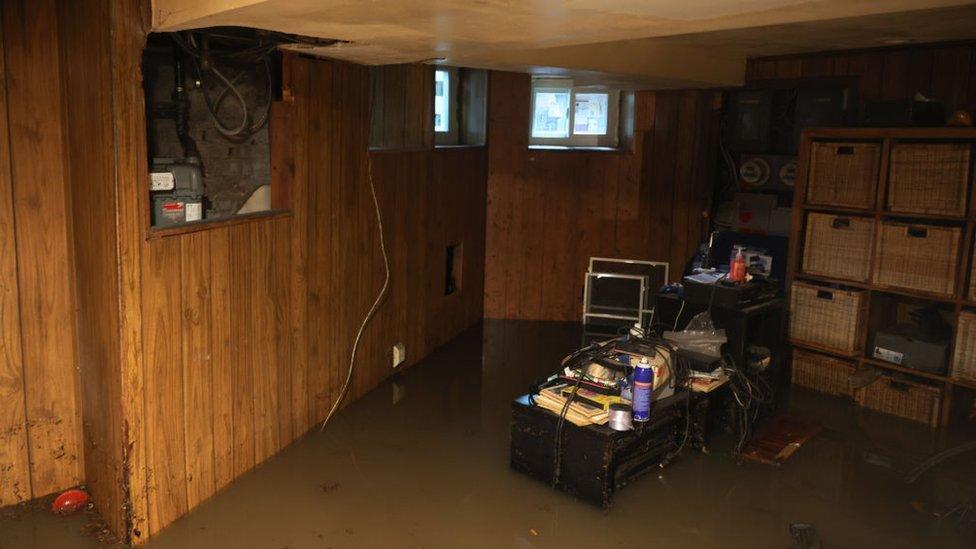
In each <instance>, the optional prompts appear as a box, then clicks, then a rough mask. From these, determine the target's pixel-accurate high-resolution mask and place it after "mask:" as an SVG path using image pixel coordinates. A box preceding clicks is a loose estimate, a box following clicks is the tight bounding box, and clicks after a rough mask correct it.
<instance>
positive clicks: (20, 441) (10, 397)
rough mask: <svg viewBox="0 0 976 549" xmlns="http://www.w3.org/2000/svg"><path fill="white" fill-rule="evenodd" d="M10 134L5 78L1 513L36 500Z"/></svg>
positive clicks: (0, 55) (0, 195)
mask: <svg viewBox="0 0 976 549" xmlns="http://www.w3.org/2000/svg"><path fill="white" fill-rule="evenodd" d="M0 29H3V14H2V13H0ZM0 35H2V30H0ZM3 49H4V48H3V40H2V39H0V75H6V73H7V71H6V66H5V60H4V57H5V56H4V51H3ZM7 132H8V129H7V85H6V78H0V464H3V465H0V507H2V506H6V505H11V504H14V503H20V502H22V501H26V500H28V499H30V498H31V496H32V494H33V491H32V490H31V481H30V462H29V459H28V454H27V416H26V412H25V409H24V363H23V355H22V354H21V346H20V345H21V334H20V299H19V291H18V285H17V242H16V237H15V233H14V210H13V185H12V184H11V174H10V143H9V141H8V135H9V134H8V133H7Z"/></svg>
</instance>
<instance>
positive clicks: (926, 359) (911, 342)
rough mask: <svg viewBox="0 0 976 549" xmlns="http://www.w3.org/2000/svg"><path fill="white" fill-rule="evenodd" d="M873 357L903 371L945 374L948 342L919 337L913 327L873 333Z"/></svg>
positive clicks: (898, 327) (904, 326) (905, 326)
mask: <svg viewBox="0 0 976 549" xmlns="http://www.w3.org/2000/svg"><path fill="white" fill-rule="evenodd" d="M872 354H873V355H874V358H877V359H879V360H884V361H885V362H891V363H893V364H899V365H901V366H904V367H906V368H911V369H913V370H919V371H921V372H928V373H930V374H937V375H945V373H946V359H947V358H948V356H949V342H948V341H945V340H934V339H931V338H926V337H925V336H923V335H922V334H921V333H920V332H919V330H918V329H917V328H916V327H915V326H911V325H902V326H895V327H893V328H889V329H887V330H878V331H876V332H875V333H874V347H873V351H872Z"/></svg>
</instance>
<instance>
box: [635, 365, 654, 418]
mask: <svg viewBox="0 0 976 549" xmlns="http://www.w3.org/2000/svg"><path fill="white" fill-rule="evenodd" d="M653 392H654V370H653V369H652V368H651V365H650V363H649V362H648V361H647V357H644V358H642V359H641V361H640V364H638V365H637V368H635V369H634V400H633V408H634V421H647V420H649V419H651V393H653Z"/></svg>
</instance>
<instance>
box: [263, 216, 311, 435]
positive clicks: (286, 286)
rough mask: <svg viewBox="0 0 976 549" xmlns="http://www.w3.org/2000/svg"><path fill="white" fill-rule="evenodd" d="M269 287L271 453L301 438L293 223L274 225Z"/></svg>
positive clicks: (272, 225)
mask: <svg viewBox="0 0 976 549" xmlns="http://www.w3.org/2000/svg"><path fill="white" fill-rule="evenodd" d="M270 229H271V250H270V254H269V259H268V261H269V270H270V272H269V273H268V286H269V290H270V292H269V297H270V298H271V301H270V307H271V328H272V329H271V360H272V364H273V365H274V371H273V372H271V374H272V376H273V380H274V381H273V383H274V385H273V388H274V389H275V390H276V394H274V395H273V397H274V402H273V405H274V408H275V410H274V411H275V412H276V413H277V414H278V416H277V418H275V419H274V423H275V427H276V429H275V431H274V435H275V437H276V438H275V439H274V441H273V442H274V450H273V452H272V453H275V452H277V451H278V450H280V449H282V448H284V447H285V446H287V445H288V444H289V443H290V442H291V441H292V440H294V439H295V438H296V437H297V436H298V435H300V434H302V433H304V431H301V432H299V433H296V432H295V431H294V424H293V422H292V417H293V414H292V369H293V368H295V367H296V366H295V361H294V355H295V353H294V347H293V341H294V340H293V334H292V323H291V311H292V298H291V221H290V220H287V219H278V220H275V221H274V222H273V223H272V224H271V227H270Z"/></svg>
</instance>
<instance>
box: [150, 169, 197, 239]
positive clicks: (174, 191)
mask: <svg viewBox="0 0 976 549" xmlns="http://www.w3.org/2000/svg"><path fill="white" fill-rule="evenodd" d="M149 191H150V194H151V196H152V205H153V209H152V226H153V227H173V226H177V225H183V224H185V223H190V222H193V221H201V220H203V217H204V211H203V174H202V173H201V171H200V161H199V160H197V159H195V158H188V159H182V160H175V159H172V158H156V159H154V160H153V164H152V168H151V169H150V172H149Z"/></svg>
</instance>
